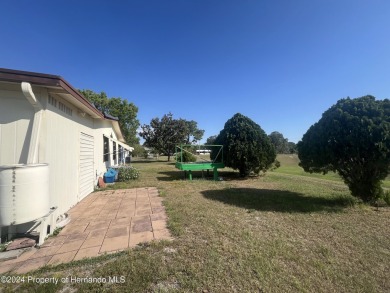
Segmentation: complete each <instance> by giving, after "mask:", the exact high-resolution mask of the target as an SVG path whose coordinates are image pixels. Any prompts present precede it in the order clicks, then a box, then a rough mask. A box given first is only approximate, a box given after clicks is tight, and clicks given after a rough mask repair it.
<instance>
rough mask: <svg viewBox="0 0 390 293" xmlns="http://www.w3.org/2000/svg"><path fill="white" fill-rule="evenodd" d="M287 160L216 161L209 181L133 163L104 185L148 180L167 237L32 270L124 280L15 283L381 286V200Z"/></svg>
mask: <svg viewBox="0 0 390 293" xmlns="http://www.w3.org/2000/svg"><path fill="white" fill-rule="evenodd" d="M290 159H293V158H282V160H281V162H282V167H281V168H280V169H277V170H276V171H274V172H269V173H267V174H266V175H265V176H262V177H254V178H250V179H245V180H243V179H240V178H239V177H238V176H237V173H235V172H233V171H232V170H229V169H225V170H223V171H222V170H221V171H220V172H219V173H220V176H221V177H222V178H223V179H224V180H223V181H219V182H214V181H212V180H204V179H202V175H201V172H194V180H193V181H188V180H183V173H182V172H180V171H178V170H176V169H175V167H174V163H173V162H172V163H167V162H165V161H152V160H151V161H141V162H134V163H133V165H134V167H136V168H137V169H139V170H140V174H141V176H140V179H139V180H135V181H129V182H127V183H117V184H115V185H114V186H113V187H112V188H133V187H142V186H156V187H157V188H158V189H159V190H160V193H161V195H162V196H163V197H164V198H165V201H164V204H165V206H166V209H167V214H168V216H169V221H168V226H169V228H170V230H171V231H172V234H173V235H174V237H175V240H174V241H172V242H156V243H151V244H147V245H142V246H139V247H138V248H136V249H133V250H129V251H126V252H122V253H119V254H114V255H106V256H102V257H99V258H96V259H90V260H83V261H78V262H75V263H71V264H64V265H60V266H56V267H46V268H43V269H41V270H39V271H36V272H33V273H32V274H34V275H36V276H47V277H50V276H57V277H64V276H68V275H71V276H77V277H80V278H81V277H106V278H108V277H113V276H118V277H119V276H123V277H124V278H125V282H124V283H120V282H118V283H106V284H98V283H91V284H89V283H80V284H61V285H57V287H55V286H53V285H45V286H47V287H44V286H43V285H36V284H35V285H34V284H22V285H21V286H19V287H17V290H21V291H23V290H24V291H26V292H33V291H36V292H41V291H42V290H44V291H47V292H55V291H56V290H62V292H67V290H68V291H69V292H71V291H72V290H80V291H81V292H84V291H86V292H389V291H390V281H389V279H388V273H389V268H390V267H389V264H390V244H389V243H390V209H389V208H386V207H382V208H379V209H376V208H373V207H371V206H367V205H365V204H362V203H359V202H358V201H357V200H355V199H354V198H353V197H351V196H350V195H349V191H348V189H347V188H346V187H345V185H344V184H343V183H342V181H341V180H339V179H337V178H333V177H332V176H333V175H331V176H330V177H317V176H311V175H310V176H308V175H307V174H300V173H299V172H300V171H299V167H298V166H297V164H296V163H294V162H293V161H292V160H290ZM283 160H290V161H291V162H290V165H288V164H286V162H284V161H283ZM294 164H295V165H294ZM284 165H285V166H284ZM283 168H284V169H283ZM289 168H290V169H289ZM289 170H290V173H289ZM30 275H31V274H30ZM7 286H9V287H6V288H5V291H7V290H11V289H15V288H16V287H11V285H7ZM14 286H15V285H14Z"/></svg>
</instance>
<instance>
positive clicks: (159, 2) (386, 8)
mask: <svg viewBox="0 0 390 293" xmlns="http://www.w3.org/2000/svg"><path fill="white" fill-rule="evenodd" d="M0 7H1V8H0V36H1V40H2V41H1V46H0V61H1V62H0V67H4V68H11V69H18V70H27V71H35V72H42V73H49V74H55V75H61V76H62V77H64V78H65V79H66V80H67V81H69V82H70V83H71V84H72V85H73V86H74V87H76V88H82V89H91V90H94V91H97V92H100V91H105V92H106V93H107V94H108V96H111V97H113V96H116V97H117V96H119V97H122V98H126V99H128V100H129V101H131V102H133V103H134V104H135V105H136V106H138V108H139V113H138V118H139V120H140V122H141V124H145V123H146V124H148V123H149V122H150V120H151V119H152V118H154V117H162V116H163V115H164V114H166V113H168V112H172V113H173V115H174V117H176V118H184V119H187V120H195V121H197V122H198V126H199V128H201V129H205V130H206V132H205V136H204V139H206V138H207V137H209V136H211V135H215V134H218V133H219V131H220V130H221V129H222V128H223V126H224V123H225V122H226V121H227V120H228V119H229V118H231V117H232V116H233V115H234V114H235V113H237V112H240V113H242V114H243V115H246V116H248V117H249V118H251V119H252V120H254V121H255V122H257V123H258V124H259V125H260V126H261V127H262V128H263V129H264V130H265V131H266V132H267V133H268V134H269V133H271V132H272V131H279V132H281V133H282V134H283V135H284V136H285V137H286V138H288V139H289V140H290V141H293V142H297V141H299V140H300V139H301V138H302V135H303V134H304V133H305V132H306V130H307V129H308V128H309V127H310V126H311V125H312V124H313V123H315V122H316V121H318V119H319V118H320V117H321V114H322V113H323V112H324V111H325V110H327V109H328V108H329V107H330V106H331V105H333V104H334V103H336V101H337V100H339V99H341V98H345V97H347V96H349V97H352V98H355V97H360V96H363V95H366V94H371V95H374V96H375V97H376V98H378V99H384V98H390V95H389V92H390V1H388V0H367V1H362V0H354V1H350V0H326V1H325V0H294V1H293V0H290V1H287V0H284V1H281V0H280V1H277V0H273V1H272V0H240V1H238V0H237V1H230V0H207V1H206V0H165V1H164V0H137V1H130V0H129V1H81V0H79V1H74V0H67V1H39V0H36V1H31V0H28V1H27V0H26V1H18V0H14V1H11V0H4V1H2V2H1V4H0Z"/></svg>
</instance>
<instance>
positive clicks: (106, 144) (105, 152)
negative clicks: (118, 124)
mask: <svg viewBox="0 0 390 293" xmlns="http://www.w3.org/2000/svg"><path fill="white" fill-rule="evenodd" d="M109 155H110V145H109V140H108V137H106V136H104V135H103V162H107V161H109V160H110V157H109Z"/></svg>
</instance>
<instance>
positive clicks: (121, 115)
mask: <svg viewBox="0 0 390 293" xmlns="http://www.w3.org/2000/svg"><path fill="white" fill-rule="evenodd" d="M79 92H80V93H81V94H82V95H83V96H84V97H85V98H87V100H88V101H90V102H91V103H92V104H93V105H94V106H95V107H96V109H98V110H99V111H100V112H102V113H106V114H109V115H111V116H115V117H118V119H119V126H120V128H121V131H122V134H123V137H124V139H125V141H126V143H127V144H129V145H135V144H139V139H138V138H137V128H138V127H139V121H138V119H137V113H138V108H137V107H136V106H135V105H134V104H133V103H129V102H128V101H127V100H126V99H122V98H108V97H107V94H106V93H105V92H101V93H95V92H94V91H91V90H79Z"/></svg>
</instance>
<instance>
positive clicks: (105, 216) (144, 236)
mask: <svg viewBox="0 0 390 293" xmlns="http://www.w3.org/2000/svg"><path fill="white" fill-rule="evenodd" d="M68 214H69V215H70V218H71V221H70V223H69V224H68V225H66V226H65V228H63V229H62V230H61V232H60V233H59V234H58V235H57V236H55V237H50V238H49V239H47V240H46V241H45V242H44V244H43V245H42V246H41V248H39V249H37V248H32V249H31V250H29V251H26V252H25V253H23V254H22V255H21V256H20V257H19V258H17V259H13V260H7V261H4V262H0V273H5V272H10V271H12V272H14V273H19V274H22V273H27V272H29V271H31V270H35V269H38V268H40V267H42V266H45V265H51V264H52V265H55V264H60V263H66V262H70V261H73V260H79V259H83V258H86V257H96V256H99V255H102V254H104V253H111V252H116V251H120V250H124V249H127V248H131V247H134V246H136V245H137V244H139V243H142V242H147V241H152V240H160V239H171V235H170V233H169V230H168V229H167V227H166V218H167V216H166V214H165V209H164V206H163V205H162V198H161V197H159V195H158V190H157V189H156V188H154V187H147V188H134V189H122V190H108V191H107V190H106V191H101V192H95V193H92V194H90V195H89V196H87V197H86V198H84V199H83V200H82V201H81V202H79V203H78V204H77V205H76V206H74V207H73V208H72V209H71V210H70V211H69V212H68Z"/></svg>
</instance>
